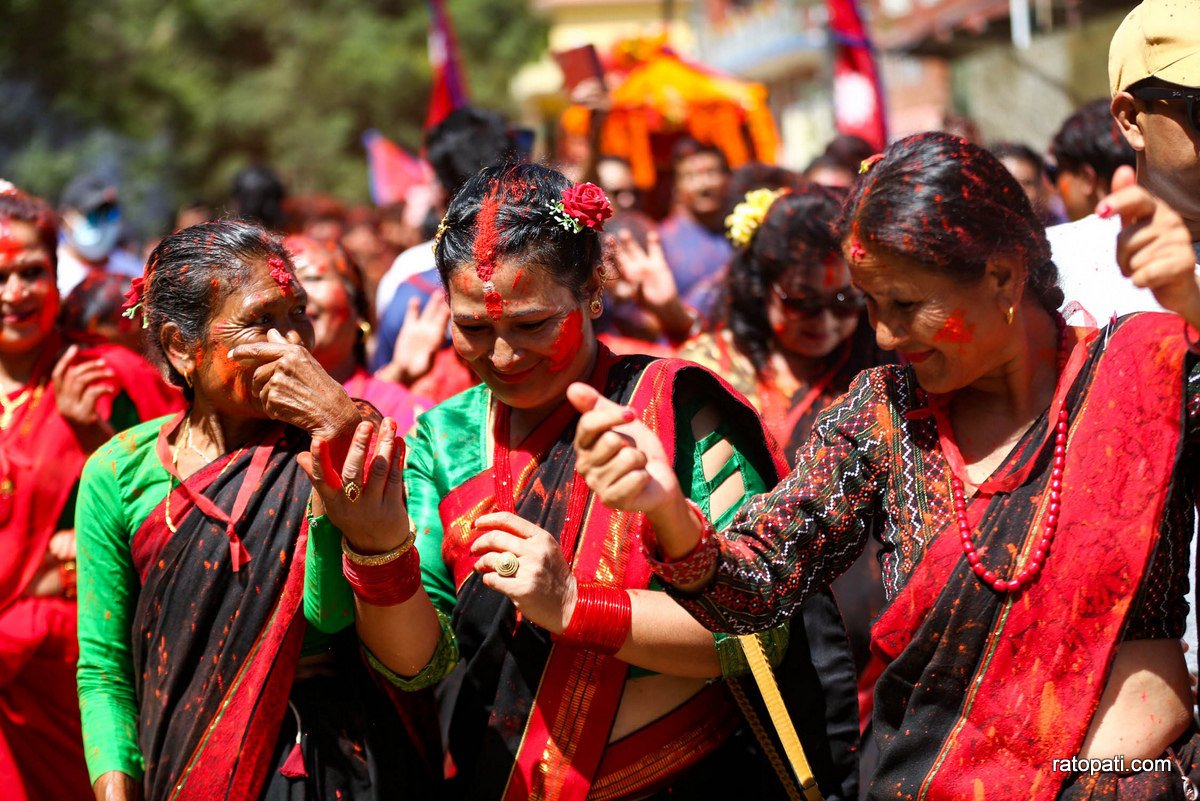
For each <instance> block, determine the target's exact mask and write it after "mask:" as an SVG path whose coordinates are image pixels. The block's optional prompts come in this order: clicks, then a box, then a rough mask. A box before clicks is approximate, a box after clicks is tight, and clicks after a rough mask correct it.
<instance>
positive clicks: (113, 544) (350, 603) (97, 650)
mask: <svg viewBox="0 0 1200 801" xmlns="http://www.w3.org/2000/svg"><path fill="white" fill-rule="evenodd" d="M169 419H170V418H169V417H162V418H159V419H157V420H150V421H148V422H146V423H142V424H140V425H137V426H134V427H133V428H130V429H128V430H127V431H124V432H122V433H121V434H119V435H117V436H116V437H114V438H113V439H111V440H109V441H108V442H107V443H106V444H105V445H104V446H102V447H101V448H100V449H99V450H98V451H96V453H94V454H93V455H92V457H91V458H90V459H88V461H87V464H86V465H85V466H84V468H83V477H82V478H81V480H80V485H79V496H78V500H77V502H76V509H75V536H76V541H77V547H78V555H77V561H78V569H79V574H78V579H79V672H78V684H79V708H80V712H81V714H82V717H83V743H84V753H85V756H86V758H87V763H88V773H89V775H90V776H91V780H92V781H93V782H95V781H96V779H97V778H99V777H100V776H101V775H102V774H104V773H107V772H109V771H114V770H115V771H120V772H122V773H126V774H128V775H130V776H132V777H133V778H135V779H140V778H141V776H142V774H143V772H144V768H145V766H144V763H143V761H142V755H141V752H140V751H139V749H138V740H137V721H138V713H137V698H136V695H135V692H134V667H133V656H132V640H133V638H132V633H131V631H130V628H131V625H132V619H133V613H134V609H135V607H136V606H137V594H138V587H139V579H138V576H137V572H136V571H135V569H134V565H133V558H132V556H131V553H130V544H131V542H132V540H133V535H134V533H135V532H136V531H137V530H138V529H139V528H140V527H141V525H142V523H143V522H144V521H145V520H146V518H147V517H149V515H150V513H151V512H152V511H153V510H154V509H155V508H156V507H157V506H158V505H159V504H160V503H162V501H163V499H164V498H166V496H167V492H168V491H169V490H170V489H171V487H172V485H173V482H174V479H172V478H171V476H170V474H169V473H168V472H167V470H166V468H164V467H163V465H162V462H161V461H159V458H158V454H157V452H156V450H155V443H156V442H157V440H158V433H159V430H160V429H161V428H162V427H163V425H164V424H165V423H166V422H167V420H169ZM309 544H310V545H309V547H308V549H307V552H306V554H305V568H304V569H305V573H304V577H305V579H304V585H305V586H304V617H305V619H306V620H307V621H308V623H309V626H308V628H307V629H306V632H305V637H304V651H303V652H304V654H305V655H308V654H314V653H319V652H320V651H323V650H325V649H326V648H328V646H329V642H330V640H331V638H332V635H333V634H334V633H336V632H338V631H341V630H342V629H344V628H346V627H347V626H348V625H350V624H351V623H353V621H354V599H353V595H352V593H351V590H350V587H349V585H348V584H347V583H346V580H345V578H344V577H343V576H342V565H341V533H340V532H339V531H338V530H337V529H336V528H335V527H334V526H333V524H332V523H330V522H329V521H328V519H327V518H325V517H320V518H309Z"/></svg>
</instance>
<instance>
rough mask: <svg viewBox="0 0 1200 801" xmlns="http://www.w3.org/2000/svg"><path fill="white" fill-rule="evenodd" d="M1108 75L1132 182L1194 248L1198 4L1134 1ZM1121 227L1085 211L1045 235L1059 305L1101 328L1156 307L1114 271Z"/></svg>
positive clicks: (1198, 198) (1198, 205) (1199, 149)
mask: <svg viewBox="0 0 1200 801" xmlns="http://www.w3.org/2000/svg"><path fill="white" fill-rule="evenodd" d="M1108 75H1109V86H1110V89H1111V91H1112V104H1111V109H1112V116H1113V119H1114V120H1115V121H1116V123H1117V128H1118V129H1119V131H1120V133H1121V135H1122V136H1124V138H1125V141H1126V142H1128V143H1129V145H1130V146H1131V147H1132V148H1133V150H1134V152H1135V154H1136V161H1137V181H1138V183H1139V184H1140V185H1142V186H1144V187H1145V188H1146V189H1148V190H1149V191H1150V192H1151V193H1153V194H1154V195H1156V196H1157V197H1159V198H1161V199H1162V200H1164V201H1166V202H1167V203H1168V204H1169V205H1170V206H1171V207H1172V208H1174V209H1175V211H1176V212H1178V213H1179V215H1180V216H1182V217H1183V219H1184V221H1185V222H1186V223H1187V226H1188V229H1189V230H1190V231H1191V232H1192V240H1193V242H1195V243H1200V3H1171V2H1167V1H1166V0H1145V2H1143V3H1141V4H1140V5H1138V6H1137V7H1136V8H1135V9H1134V10H1133V11H1131V12H1130V13H1129V15H1128V16H1127V17H1126V18H1125V21H1124V22H1123V23H1121V27H1120V28H1118V29H1117V32H1116V33H1115V34H1114V35H1113V39H1112V44H1111V45H1110V47H1109V55H1108ZM1120 228H1121V225H1120V222H1119V221H1118V220H1116V219H1103V218H1102V217H1100V216H1097V215H1091V216H1089V217H1085V218H1084V219H1082V220H1079V221H1078V222H1074V223H1068V224H1066V225H1060V226H1055V227H1054V228H1050V229H1049V230H1048V231H1047V235H1048V237H1049V239H1050V247H1051V249H1052V251H1053V257H1054V263H1055V264H1056V265H1057V266H1058V269H1059V284H1060V286H1062V289H1063V293H1064V294H1065V296H1066V304H1067V305H1070V304H1071V303H1072V302H1076V303H1078V304H1079V305H1080V306H1082V307H1083V308H1084V309H1085V310H1086V311H1087V312H1088V313H1090V314H1091V315H1092V316H1093V317H1094V318H1095V320H1096V322H1097V323H1098V324H1100V325H1104V324H1106V323H1107V322H1108V321H1109V320H1110V319H1111V318H1112V317H1113V316H1120V315H1122V314H1128V313H1130V312H1135V311H1157V310H1161V307H1160V306H1159V305H1158V303H1157V302H1155V300H1154V296H1153V295H1152V294H1151V293H1150V292H1149V291H1148V290H1144V289H1139V288H1137V287H1135V286H1134V285H1133V284H1132V283H1130V282H1129V280H1128V279H1126V278H1125V277H1124V276H1123V275H1121V272H1120V270H1119V269H1118V268H1117V262H1116V240H1117V233H1118V232H1119V231H1120ZM1197 259H1198V260H1200V244H1198V245H1197Z"/></svg>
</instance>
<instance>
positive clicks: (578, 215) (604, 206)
mask: <svg viewBox="0 0 1200 801" xmlns="http://www.w3.org/2000/svg"><path fill="white" fill-rule="evenodd" d="M562 210H563V212H564V213H565V214H566V215H567V216H568V217H571V218H572V219H573V220H575V221H576V222H577V223H579V225H580V227H581V229H582V228H583V227H587V228H592V229H594V230H596V231H603V230H604V221H605V220H607V219H608V218H609V217H611V216H613V210H612V205H611V204H610V203H609V202H608V198H607V197H606V196H605V194H604V190H603V189H601V188H600V187H598V186H596V185H595V184H593V183H583V184H575V185H574V186H572V187H570V188H568V189H565V190H563V194H562Z"/></svg>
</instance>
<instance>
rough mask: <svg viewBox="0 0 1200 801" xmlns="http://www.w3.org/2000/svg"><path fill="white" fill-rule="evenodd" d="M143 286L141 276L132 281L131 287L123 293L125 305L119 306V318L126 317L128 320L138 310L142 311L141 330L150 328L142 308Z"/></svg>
mask: <svg viewBox="0 0 1200 801" xmlns="http://www.w3.org/2000/svg"><path fill="white" fill-rule="evenodd" d="M145 286H146V280H145V279H144V278H143V277H142V276H140V275H139V276H138V277H137V278H134V279H133V285H132V286H131V287H129V291H128V292H126V293H125V303H124V304H122V306H121V316H122V317H127V318H129V319H130V320H132V319H133V318H134V316H135V315H137V313H138V310H139V309H141V311H142V328H149V327H150V320H149V319H148V318H147V317H146V311H145V309H144V308H142V307H143V305H144V304H145V300H146V298H145Z"/></svg>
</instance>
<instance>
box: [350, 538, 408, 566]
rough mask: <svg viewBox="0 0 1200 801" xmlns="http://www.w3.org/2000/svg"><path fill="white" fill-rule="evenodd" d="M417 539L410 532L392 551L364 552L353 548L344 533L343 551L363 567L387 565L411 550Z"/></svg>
mask: <svg viewBox="0 0 1200 801" xmlns="http://www.w3.org/2000/svg"><path fill="white" fill-rule="evenodd" d="M416 541H417V540H416V538H415V537H413V536H412V535H411V534H410V535H409V536H408V537H407V538H406V539H405V540H404V542H402V543H400V544H399V545H397V546H396V547H395V548H393V549H392V550H390V551H384V552H383V553H376V554H362V553H359V552H358V551H356V550H354V549H353V548H351V547H350V543H349V542H347V541H346V537H345V535H343V536H342V553H343V554H344V555H345V556H346V558H347V559H349V560H350V561H351V562H353V563H354V564H356V565H362V566H363V567H379V566H380V565H386V564H388V563H389V562H394V561H396V560H397V559H399V558H400V557H401V556H404V554H406V553H408V552H409V550H410V549H411V548H412V547H413V543H415V542H416Z"/></svg>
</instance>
